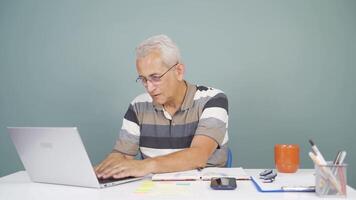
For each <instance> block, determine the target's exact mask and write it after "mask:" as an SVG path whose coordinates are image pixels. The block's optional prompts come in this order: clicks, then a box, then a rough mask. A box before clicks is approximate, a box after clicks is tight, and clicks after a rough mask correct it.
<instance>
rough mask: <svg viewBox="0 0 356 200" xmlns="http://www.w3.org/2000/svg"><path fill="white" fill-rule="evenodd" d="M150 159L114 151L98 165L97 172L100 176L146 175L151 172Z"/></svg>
mask: <svg viewBox="0 0 356 200" xmlns="http://www.w3.org/2000/svg"><path fill="white" fill-rule="evenodd" d="M151 165H152V163H151V162H150V159H146V160H133V159H129V158H126V157H125V156H124V155H122V154H121V153H118V152H113V153H111V154H109V155H108V156H107V158H106V159H105V160H103V161H102V162H101V163H100V164H99V165H98V166H96V167H95V172H96V174H97V176H98V178H104V179H105V178H109V177H113V178H124V177H128V176H134V177H139V176H145V175H147V174H149V173H151V168H152V167H151Z"/></svg>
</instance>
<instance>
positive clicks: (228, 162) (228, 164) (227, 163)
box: [226, 148, 232, 168]
mask: <svg viewBox="0 0 356 200" xmlns="http://www.w3.org/2000/svg"><path fill="white" fill-rule="evenodd" d="M226 167H228V168H231V167H232V152H231V149H230V148H227V161H226Z"/></svg>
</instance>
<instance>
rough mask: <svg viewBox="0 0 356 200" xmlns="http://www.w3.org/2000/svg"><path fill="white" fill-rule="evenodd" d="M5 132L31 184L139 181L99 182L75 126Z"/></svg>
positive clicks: (108, 181) (104, 183)
mask: <svg viewBox="0 0 356 200" xmlns="http://www.w3.org/2000/svg"><path fill="white" fill-rule="evenodd" d="M8 130H9V133H10V137H11V139H12V141H13V143H14V145H15V147H16V150H17V153H18V154H19V156H20V159H21V161H22V163H23V165H24V167H25V169H26V171H27V173H28V175H29V177H30V179H31V180H32V181H34V182H39V183H53V184H62V185H73V186H82V187H93V188H104V187H108V186H113V185H118V184H122V183H127V182H131V181H135V180H139V179H141V178H123V179H103V180H98V179H97V176H96V174H95V172H94V169H93V167H92V164H91V162H90V160H89V157H88V154H87V152H86V150H85V148H84V145H83V142H82V140H81V138H80V135H79V132H78V129H77V128H76V127H69V128H43V127H9V128H8Z"/></svg>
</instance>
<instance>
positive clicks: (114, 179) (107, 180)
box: [98, 176, 134, 184]
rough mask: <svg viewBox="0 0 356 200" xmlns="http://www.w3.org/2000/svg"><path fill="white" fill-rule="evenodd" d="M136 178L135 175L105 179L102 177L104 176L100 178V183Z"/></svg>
mask: <svg viewBox="0 0 356 200" xmlns="http://www.w3.org/2000/svg"><path fill="white" fill-rule="evenodd" d="M132 178H134V177H133V176H129V177H125V178H112V177H111V178H105V179H102V178H98V180H99V183H100V184H105V183H111V182H115V181H122V180H127V179H132Z"/></svg>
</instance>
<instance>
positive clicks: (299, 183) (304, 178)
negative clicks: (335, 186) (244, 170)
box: [252, 172, 315, 192]
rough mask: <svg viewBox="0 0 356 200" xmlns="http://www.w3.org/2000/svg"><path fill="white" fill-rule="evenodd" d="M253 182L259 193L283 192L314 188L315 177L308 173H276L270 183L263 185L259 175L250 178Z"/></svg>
mask: <svg viewBox="0 0 356 200" xmlns="http://www.w3.org/2000/svg"><path fill="white" fill-rule="evenodd" d="M252 179H253V182H254V183H255V184H257V186H256V187H259V188H257V189H259V190H260V191H261V192H284V190H283V188H282V187H285V188H307V187H310V186H315V177H314V175H313V173H310V172H296V173H278V175H277V177H276V178H275V180H274V181H273V182H272V183H263V179H260V178H259V175H258V174H256V175H253V176H252Z"/></svg>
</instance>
